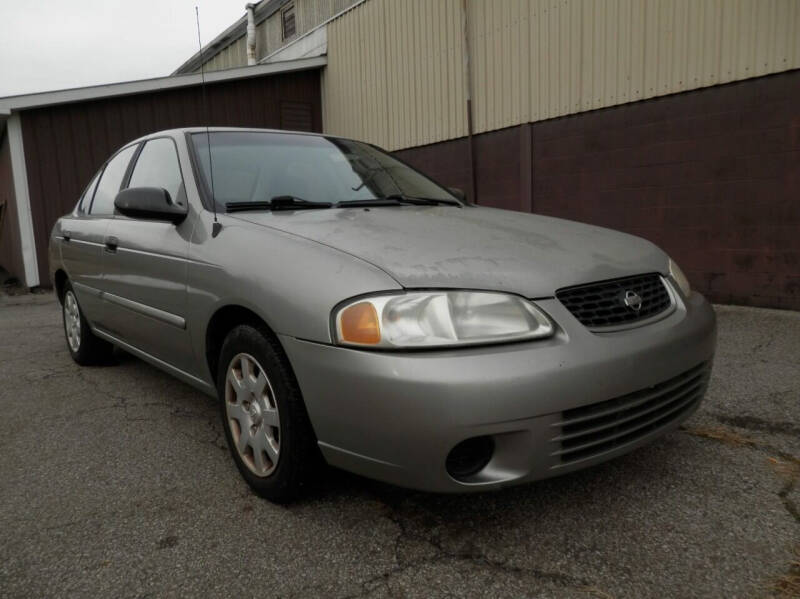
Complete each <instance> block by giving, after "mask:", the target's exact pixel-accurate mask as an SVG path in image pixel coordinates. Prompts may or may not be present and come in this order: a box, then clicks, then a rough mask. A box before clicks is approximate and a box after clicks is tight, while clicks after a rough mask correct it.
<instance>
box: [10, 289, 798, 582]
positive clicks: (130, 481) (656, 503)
mask: <svg viewBox="0 0 800 599" xmlns="http://www.w3.org/2000/svg"><path fill="white" fill-rule="evenodd" d="M717 312H718V315H719V325H720V338H719V352H718V355H717V359H716V363H715V369H714V374H713V378H712V382H711V386H710V390H709V393H708V397H707V400H706V402H705V403H704V404H703V406H702V407H701V409H700V410H699V411H698V412H697V413H696V414H695V415H694V416H693V417H692V418H691V419H690V420H689V421H688V422H687V423H686V426H685V427H684V428H683V429H682V430H680V431H677V432H675V433H672V434H670V435H667V436H666V437H664V438H663V439H661V440H660V441H658V442H656V443H654V444H652V445H651V446H649V447H646V448H644V449H641V450H638V451H636V452H634V453H633V454H629V455H628V456H625V457H623V458H620V459H617V460H614V461H612V462H609V463H607V464H604V465H601V466H599V467H595V468H593V469H590V470H586V471H582V472H578V473H574V474H571V475H567V476H564V477H561V478H557V479H551V480H547V481H543V482H539V483H534V484H530V485H526V486H522V487H516V488H513V489H509V490H504V491H499V492H494V493H487V494H482V495H470V496H436V495H428V494H423V493H417V492H413V491H407V490H402V489H398V488H394V487H390V486H387V485H384V484H381V483H376V482H372V481H369V480H366V479H362V478H359V477H357V476H353V475H350V474H346V473H344V472H341V471H337V470H330V471H329V472H328V473H326V475H325V476H326V480H325V481H324V483H323V485H322V489H321V490H320V491H319V493H318V494H317V495H316V496H314V497H313V498H310V499H306V500H304V501H303V502H301V503H298V504H295V505H292V506H290V507H278V506H275V505H271V504H269V503H267V502H265V501H262V500H260V499H258V498H257V497H256V496H254V495H253V494H252V493H250V491H249V490H248V488H247V487H246V485H245V484H244V482H243V481H242V480H241V479H240V477H239V474H238V472H237V471H236V469H235V467H234V465H233V462H232V460H231V458H230V456H229V455H228V453H227V449H226V447H225V445H224V437H223V436H222V428H221V424H220V422H219V420H218V415H217V411H216V409H215V406H214V404H213V402H212V401H211V400H210V399H209V398H207V397H206V396H204V395H201V394H200V393H198V392H196V391H194V390H193V389H192V388H190V387H188V386H186V385H184V384H182V383H180V382H178V381H176V380H174V379H172V378H170V377H169V376H168V375H166V374H163V373H161V372H160V371H158V370H156V369H155V368H152V367H150V366H148V365H146V364H145V363H143V362H141V361H139V360H137V359H135V358H133V357H131V356H129V355H126V354H123V353H120V354H119V355H118V364H117V365H114V366H108V367H98V368H80V367H78V366H77V365H75V364H74V363H73V362H72V361H71V360H70V358H69V355H68V353H67V350H66V346H65V342H64V339H63V332H62V328H61V320H60V312H59V307H58V304H57V302H56V301H55V300H54V299H53V297H52V295H49V294H44V295H28V296H18V297H0V406H2V409H3V417H2V419H1V420H0V596H3V597H21V596H27V597H45V596H117V597H142V596H193V595H202V596H206V595H209V596H229V595H233V594H238V595H239V596H256V595H259V596H262V597H303V598H305V597H318V596H319V597H356V596H359V597H361V596H365V597H380V596H399V597H406V596H407V597H446V596H497V597H501V596H502V597H523V596H525V597H534V596H535V597H637V598H642V597H664V596H670V597H689V596H703V597H761V596H770V595H773V594H777V593H781V592H783V593H785V594H786V595H787V596H791V593H792V592H794V593H797V592H798V588H800V587H797V586H795V587H794V591H792V590H791V589H792V587H791V585H792V584H793V583H792V580H794V584H800V582H799V581H798V577H800V565H798V564H795V565H794V566H792V563H793V561H796V560H800V554H798V553H797V552H798V551H800V485H798V484H797V481H798V478H800V460H799V459H798V457H800V401H799V400H800V313H793V312H779V311H772V310H758V309H745V308H734V307H718V308H717ZM795 596H796V595H795Z"/></svg>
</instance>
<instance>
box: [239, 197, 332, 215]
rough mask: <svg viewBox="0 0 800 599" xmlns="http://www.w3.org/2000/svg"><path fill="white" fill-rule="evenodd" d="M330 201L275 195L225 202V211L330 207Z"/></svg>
mask: <svg viewBox="0 0 800 599" xmlns="http://www.w3.org/2000/svg"><path fill="white" fill-rule="evenodd" d="M331 206H333V204H331V203H330V202H309V201H308V200H304V199H303V198H298V197H295V196H275V197H274V198H272V199H271V200H269V201H268V202H227V203H226V204H225V212H243V211H245V210H272V211H273V212H275V211H277V210H314V209H316V208H330V207H331Z"/></svg>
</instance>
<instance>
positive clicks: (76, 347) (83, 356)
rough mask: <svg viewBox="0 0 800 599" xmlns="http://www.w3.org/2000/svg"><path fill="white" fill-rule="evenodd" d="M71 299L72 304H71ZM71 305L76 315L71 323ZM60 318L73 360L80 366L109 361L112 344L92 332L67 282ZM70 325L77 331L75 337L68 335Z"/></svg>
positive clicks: (112, 348) (112, 349)
mask: <svg viewBox="0 0 800 599" xmlns="http://www.w3.org/2000/svg"><path fill="white" fill-rule="evenodd" d="M73 301H74V304H72V302H73ZM73 305H74V310H76V311H77V315H76V316H75V317H74V318H75V320H73V321H72V323H71V318H70V314H69V312H70V311H71V308H72V306H73ZM61 318H62V320H63V322H64V337H65V340H66V342H67V349H68V350H69V355H70V356H72V359H73V360H75V361H76V362H77V363H78V364H80V365H81V366H93V365H96V364H108V363H109V362H110V361H111V359H112V352H113V351H114V346H113V345H112V344H111V343H109V342H108V341H106V340H104V339H100V338H99V337H97V336H96V335H95V334H94V333H92V329H91V328H90V327H89V323H88V322H86V318H85V317H84V315H83V310H81V307H80V304H78V298H77V296H76V295H75V292H74V291H73V289H72V285H70V284H69V283H66V284H65V286H64V295H63V296H62V298H61ZM73 323H74V324H73ZM72 326H74V327H75V329H76V330H77V332H78V335H77V337H76V336H74V335H73V336H72V338H71V337H70V328H71V327H72Z"/></svg>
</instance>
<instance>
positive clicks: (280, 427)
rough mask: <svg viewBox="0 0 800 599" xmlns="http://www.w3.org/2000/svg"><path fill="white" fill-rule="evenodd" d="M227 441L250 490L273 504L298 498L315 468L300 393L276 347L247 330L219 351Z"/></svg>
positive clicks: (235, 332)
mask: <svg viewBox="0 0 800 599" xmlns="http://www.w3.org/2000/svg"><path fill="white" fill-rule="evenodd" d="M217 381H218V383H217V394H218V397H219V402H220V413H221V416H222V422H223V427H224V429H225V436H226V438H227V440H228V447H229V448H230V450H231V455H232V456H233V460H234V461H235V462H236V466H237V467H238V468H239V471H240V472H241V474H242V476H243V477H244V479H245V480H246V481H247V483H248V484H249V485H250V487H251V488H252V489H253V490H254V491H255V492H256V493H257V494H259V495H260V496H262V497H264V498H266V499H269V500H270V501H274V502H276V503H285V502H288V501H291V500H293V499H295V498H296V497H298V496H299V495H300V494H301V493H302V491H303V490H304V489H305V487H306V486H307V485H308V483H309V482H310V480H311V478H312V476H313V473H314V471H315V470H316V467H317V465H318V463H319V458H318V450H317V447H316V442H315V438H314V433H313V431H312V429H311V424H310V423H309V421H308V415H307V414H306V411H305V406H304V405H303V400H302V397H301V396H300V389H299V388H298V386H297V382H296V381H295V379H294V375H293V374H292V371H291V368H290V366H289V363H288V361H287V359H286V357H285V356H284V355H283V352H282V351H281V348H280V347H279V346H278V344H277V341H276V340H274V339H273V338H272V337H271V336H270V335H268V334H266V333H265V332H262V331H259V330H258V329H256V328H254V327H252V326H249V325H240V326H237V327H236V328H234V329H233V330H232V331H231V332H230V333H229V334H228V336H227V337H226V338H225V342H224V343H223V345H222V350H221V352H220V360H219V371H218V374H217Z"/></svg>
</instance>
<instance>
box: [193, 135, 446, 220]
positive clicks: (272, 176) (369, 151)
mask: <svg viewBox="0 0 800 599" xmlns="http://www.w3.org/2000/svg"><path fill="white" fill-rule="evenodd" d="M209 139H210V141H211V162H212V165H213V171H212V172H211V175H213V183H214V197H215V199H216V203H217V207H218V209H220V210H224V208H225V205H226V204H227V203H233V202H264V201H268V200H270V199H271V198H274V197H277V196H292V197H295V198H299V199H302V200H306V201H308V202H320V203H321V202H330V203H331V204H336V203H338V202H348V201H352V200H363V201H370V200H379V199H381V198H386V197H387V196H397V195H401V196H408V197H413V198H426V199H433V200H444V201H448V202H453V203H456V202H457V200H456V198H455V197H454V196H453V195H452V194H451V193H450V192H449V191H447V190H446V189H444V188H443V187H441V186H440V185H437V184H436V183H434V182H433V181H431V180H430V179H428V178H427V177H425V176H424V175H422V174H420V173H418V172H417V171H415V170H414V169H412V168H410V167H409V166H407V165H405V164H403V163H402V162H400V161H399V160H397V159H395V158H392V157H391V156H389V155H388V154H386V153H385V152H382V151H380V150H378V149H376V148H374V147H372V146H370V145H368V144H365V143H361V142H357V141H350V140H344V139H334V138H326V137H321V136H314V135H296V134H291V133H269V132H257V131H217V132H213V131H212V132H211V133H210V134H206V133H194V134H192V142H193V143H194V147H195V152H196V157H197V159H198V162H199V164H200V171H201V177H202V178H203V179H204V181H203V183H204V184H205V186H206V189H207V190H209V191H210V190H211V184H210V177H209V151H208V140H209Z"/></svg>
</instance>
